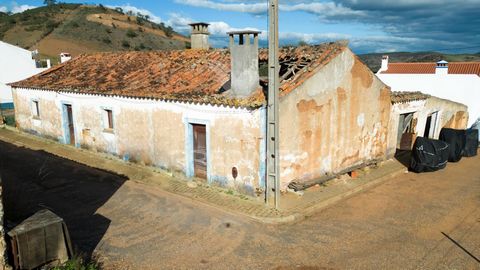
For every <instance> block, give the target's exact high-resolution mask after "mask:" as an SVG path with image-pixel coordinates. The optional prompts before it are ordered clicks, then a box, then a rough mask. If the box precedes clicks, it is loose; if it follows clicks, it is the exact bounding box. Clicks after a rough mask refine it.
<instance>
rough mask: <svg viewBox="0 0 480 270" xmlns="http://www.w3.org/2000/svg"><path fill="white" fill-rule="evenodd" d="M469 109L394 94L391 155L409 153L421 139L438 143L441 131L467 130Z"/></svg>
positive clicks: (424, 97)
mask: <svg viewBox="0 0 480 270" xmlns="http://www.w3.org/2000/svg"><path fill="white" fill-rule="evenodd" d="M467 123H468V108H467V106H466V105H464V104H461V103H457V102H454V101H450V100H446V99H441V98H438V97H434V96H430V95H427V94H423V93H421V92H393V93H392V113H391V116H390V132H389V143H388V145H389V152H390V153H392V152H395V151H396V149H401V150H410V149H411V147H412V145H413V143H414V141H415V138H416V137H418V136H421V137H425V138H431V139H438V138H439V135H440V130H441V129H442V128H453V129H466V128H467Z"/></svg>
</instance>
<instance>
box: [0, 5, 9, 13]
mask: <svg viewBox="0 0 480 270" xmlns="http://www.w3.org/2000/svg"><path fill="white" fill-rule="evenodd" d="M0 12H3V13H7V12H8V8H7V7H6V6H0Z"/></svg>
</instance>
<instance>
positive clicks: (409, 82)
mask: <svg viewBox="0 0 480 270" xmlns="http://www.w3.org/2000/svg"><path fill="white" fill-rule="evenodd" d="M377 76H378V77H379V78H380V79H381V80H382V81H383V82H384V83H385V84H387V85H388V86H390V87H391V88H392V91H408V92H411V91H420V92H422V93H425V94H430V95H432V96H436V97H439V98H443V99H448V100H452V101H455V102H459V103H462V104H465V105H467V106H468V112H469V115H470V117H469V120H468V125H469V126H470V125H472V124H473V123H474V122H475V120H476V119H478V118H480V77H479V76H477V75H475V74H469V75H461V74H447V75H441V74H377Z"/></svg>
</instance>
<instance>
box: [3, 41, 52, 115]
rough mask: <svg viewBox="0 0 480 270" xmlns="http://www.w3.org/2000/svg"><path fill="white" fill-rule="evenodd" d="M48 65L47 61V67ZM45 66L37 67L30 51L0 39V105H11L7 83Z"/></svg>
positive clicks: (35, 72) (33, 73) (36, 72)
mask: <svg viewBox="0 0 480 270" xmlns="http://www.w3.org/2000/svg"><path fill="white" fill-rule="evenodd" d="M49 66H50V63H49V61H47V68H48V67H49ZM47 68H37V63H36V61H35V59H33V58H32V52H31V51H28V50H25V49H22V48H20V47H17V46H14V45H11V44H8V43H5V42H2V41H0V106H2V107H7V108H8V107H10V106H13V99H12V90H11V88H10V86H8V85H7V84H8V83H13V82H17V81H20V80H23V79H26V78H28V77H31V76H33V75H35V74H38V73H40V72H42V71H44V70H46V69H47Z"/></svg>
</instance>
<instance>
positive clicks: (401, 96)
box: [390, 92, 430, 104]
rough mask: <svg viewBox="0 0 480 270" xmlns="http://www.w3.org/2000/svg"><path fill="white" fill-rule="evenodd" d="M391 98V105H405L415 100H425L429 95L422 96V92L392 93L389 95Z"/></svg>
mask: <svg viewBox="0 0 480 270" xmlns="http://www.w3.org/2000/svg"><path fill="white" fill-rule="evenodd" d="M390 97H391V98H392V103H393V104H395V103H406V102H411V101H416V100H425V99H427V98H429V97H430V95H427V94H424V93H422V92H392V93H391V94H390Z"/></svg>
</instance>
